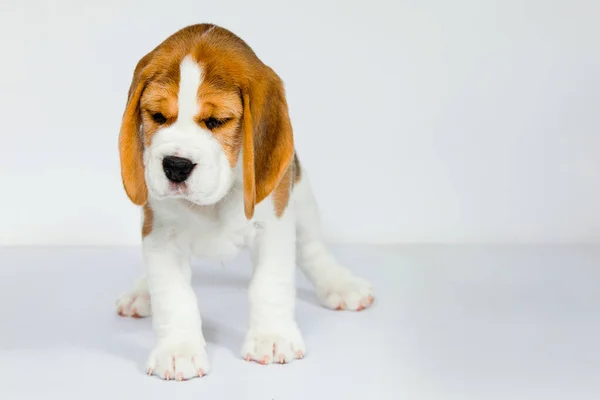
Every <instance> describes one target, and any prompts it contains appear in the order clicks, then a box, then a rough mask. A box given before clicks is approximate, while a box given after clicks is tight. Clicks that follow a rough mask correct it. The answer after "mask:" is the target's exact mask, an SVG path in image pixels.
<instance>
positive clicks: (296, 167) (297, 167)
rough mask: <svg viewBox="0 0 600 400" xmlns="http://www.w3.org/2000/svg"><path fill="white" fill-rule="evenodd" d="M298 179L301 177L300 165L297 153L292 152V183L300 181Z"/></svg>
mask: <svg viewBox="0 0 600 400" xmlns="http://www.w3.org/2000/svg"><path fill="white" fill-rule="evenodd" d="M300 179H302V167H300V160H299V159H298V154H295V153H294V185H295V184H296V183H298V182H300Z"/></svg>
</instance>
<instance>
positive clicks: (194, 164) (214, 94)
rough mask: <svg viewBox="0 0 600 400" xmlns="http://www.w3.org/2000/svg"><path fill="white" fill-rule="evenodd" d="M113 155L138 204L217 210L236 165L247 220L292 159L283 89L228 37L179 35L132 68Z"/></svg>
mask: <svg viewBox="0 0 600 400" xmlns="http://www.w3.org/2000/svg"><path fill="white" fill-rule="evenodd" d="M119 151H120V156H121V174H122V178H123V185H124V187H125V191H126V192H127V195H128V196H129V198H130V199H131V201H132V202H133V203H135V204H138V205H142V204H145V203H146V202H147V199H148V196H151V197H153V198H156V199H165V198H183V199H186V200H188V201H190V202H193V203H195V204H200V205H210V204H215V203H217V202H218V201H219V200H221V199H222V198H223V197H224V196H225V195H226V194H227V192H228V191H229V190H230V188H231V186H232V184H233V181H234V178H235V173H234V171H235V168H236V166H237V165H238V162H239V160H240V159H241V160H242V169H243V186H244V209H245V213H246V217H247V218H251V217H252V215H253V213H254V206H255V205H256V204H258V203H259V202H260V201H262V200H263V199H264V198H265V197H267V196H268V195H269V194H270V193H271V192H272V191H273V190H274V189H275V188H276V187H277V185H278V184H279V182H280V181H281V179H282V177H283V176H284V174H285V173H286V170H287V168H288V166H289V165H290V162H291V161H292V159H293V154H294V145H293V135H292V128H291V123H290V120H289V116H288V111H287V104H286V100H285V94H284V90H283V85H282V82H281V80H280V79H279V77H278V76H277V75H276V74H275V73H274V72H273V71H272V70H271V69H270V68H269V67H267V66H266V65H264V64H263V63H262V62H261V61H260V60H259V59H258V58H257V57H256V55H255V54H254V52H253V51H252V50H251V49H250V47H248V45H246V44H245V43H244V42H243V41H242V40H241V39H239V38H238V37H237V36H235V35H234V34H232V33H231V32H229V31H227V30H225V29H222V28H219V27H216V26H214V25H194V26H191V27H188V28H184V29H182V30H181V31H179V32H177V33H175V34H174V35H172V36H171V37H169V38H168V39H167V40H165V41H164V42H163V43H161V44H160V45H159V46H158V47H157V48H155V49H154V50H153V51H152V52H150V53H149V54H147V55H146V56H145V57H143V58H142V59H141V60H140V61H139V63H138V65H137V67H136V69H135V72H134V76H133V80H132V83H131V87H130V89H129V96H128V100H127V105H126V108H125V112H124V114H123V121H122V125H121V132H120V137H119Z"/></svg>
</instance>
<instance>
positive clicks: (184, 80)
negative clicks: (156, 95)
mask: <svg viewBox="0 0 600 400" xmlns="http://www.w3.org/2000/svg"><path fill="white" fill-rule="evenodd" d="M202 75H203V71H202V68H201V67H200V65H198V63H197V62H196V61H194V60H192V57H191V56H187V57H185V58H184V59H183V60H182V61H181V64H180V66H179V95H178V98H177V99H178V103H179V111H178V115H177V122H178V123H193V122H194V117H195V116H196V114H198V111H199V109H198V108H199V105H198V88H199V87H200V84H201V83H202V78H203V77H202Z"/></svg>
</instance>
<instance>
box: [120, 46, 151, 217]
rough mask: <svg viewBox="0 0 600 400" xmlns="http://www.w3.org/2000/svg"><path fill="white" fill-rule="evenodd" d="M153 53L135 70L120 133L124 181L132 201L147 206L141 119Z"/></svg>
mask: <svg viewBox="0 0 600 400" xmlns="http://www.w3.org/2000/svg"><path fill="white" fill-rule="evenodd" d="M151 57H152V56H151V54H148V55H146V56H145V57H144V58H142V59H141V60H140V61H139V62H138V65H137V67H136V68H135V72H134V74H133V79H132V81H131V86H130V88H129V93H128V96H127V104H126V106H125V112H124V113H123V120H122V121H121V132H120V134H119V155H120V159H121V178H122V179H123V187H124V188H125V192H126V193H127V196H129V199H130V200H131V201H132V202H133V203H134V204H137V205H140V206H141V205H144V204H146V201H147V200H148V188H147V186H146V180H145V178H144V160H143V151H144V148H143V145H142V137H141V133H140V125H141V123H142V121H141V116H140V98H141V96H142V92H143V91H144V87H145V84H146V82H145V80H144V78H143V71H144V68H145V67H146V66H147V65H148V63H149V61H150V58H151Z"/></svg>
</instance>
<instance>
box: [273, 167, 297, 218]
mask: <svg viewBox="0 0 600 400" xmlns="http://www.w3.org/2000/svg"><path fill="white" fill-rule="evenodd" d="M295 167H296V166H295V164H290V166H289V168H288V169H287V171H286V172H285V175H283V178H281V182H279V185H277V188H276V189H275V190H274V191H273V204H274V206H275V215H277V217H278V218H279V217H281V216H282V215H283V212H284V211H285V209H286V207H287V205H288V203H289V201H290V194H291V192H292V186H293V181H294V174H295V169H296V168H295Z"/></svg>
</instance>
